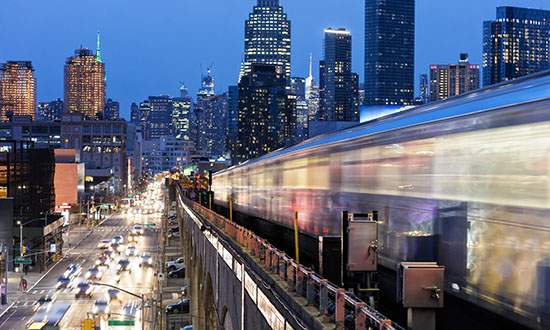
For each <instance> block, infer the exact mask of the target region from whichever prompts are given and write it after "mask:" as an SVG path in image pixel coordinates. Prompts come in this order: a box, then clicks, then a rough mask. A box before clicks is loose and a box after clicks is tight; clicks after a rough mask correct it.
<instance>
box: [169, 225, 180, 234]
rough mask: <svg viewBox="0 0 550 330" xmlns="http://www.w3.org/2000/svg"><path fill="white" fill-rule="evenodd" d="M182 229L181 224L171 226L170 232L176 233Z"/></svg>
mask: <svg viewBox="0 0 550 330" xmlns="http://www.w3.org/2000/svg"><path fill="white" fill-rule="evenodd" d="M179 231H180V226H175V227H170V228H168V232H169V233H175V232H179Z"/></svg>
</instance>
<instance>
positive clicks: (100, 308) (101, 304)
mask: <svg viewBox="0 0 550 330" xmlns="http://www.w3.org/2000/svg"><path fill="white" fill-rule="evenodd" d="M92 313H94V314H99V315H101V314H108V313H109V302H108V301H107V299H98V300H96V301H95V302H94V307H93V308H92Z"/></svg>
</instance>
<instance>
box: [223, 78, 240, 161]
mask: <svg viewBox="0 0 550 330" xmlns="http://www.w3.org/2000/svg"><path fill="white" fill-rule="evenodd" d="M238 131H239V86H229V88H228V91H227V137H226V139H225V140H226V142H225V150H227V151H231V150H235V148H236V147H235V146H236V143H237V133H238Z"/></svg>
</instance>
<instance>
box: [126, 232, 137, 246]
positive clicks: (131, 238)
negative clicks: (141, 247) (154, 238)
mask: <svg viewBox="0 0 550 330" xmlns="http://www.w3.org/2000/svg"><path fill="white" fill-rule="evenodd" d="M137 242H138V236H137V235H136V234H134V233H130V234H128V244H129V243H137Z"/></svg>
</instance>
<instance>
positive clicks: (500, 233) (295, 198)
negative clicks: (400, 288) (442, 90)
mask: <svg viewBox="0 0 550 330" xmlns="http://www.w3.org/2000/svg"><path fill="white" fill-rule="evenodd" d="M549 171H550V72H543V73H538V74H533V75H530V76H528V77H524V78H520V79H517V80H515V81H513V82H507V83H503V84H499V85H495V86H491V87H489V88H484V89H480V90H478V91H474V92H471V93H468V94H464V95H461V96H457V97H454V98H451V99H448V100H444V101H440V102H434V103H430V104H427V105H424V106H420V107H416V108H413V109H410V110H406V111H403V112H400V113H398V114H395V115H391V116H387V117H384V118H380V119H377V120H373V121H369V122H365V123H362V124H359V125H357V126H354V127H352V128H349V129H345V130H341V131H338V132H334V133H329V134H325V135H323V136H319V137H315V138H313V139H310V140H307V141H304V142H302V143H300V144H297V145H295V146H292V147H288V148H285V149H281V150H278V151H275V152H273V153H270V154H267V155H265V156H263V157H260V158H257V159H254V160H250V161H248V162H245V163H243V164H241V165H238V166H234V167H232V168H229V169H227V170H225V171H222V172H219V173H217V174H215V175H214V177H213V190H214V193H215V195H214V196H215V203H216V204H217V205H220V206H223V207H228V203H229V198H230V197H231V198H232V201H233V209H234V210H235V211H237V212H240V213H242V214H246V215H250V216H253V217H257V218H261V219H265V220H267V221H270V222H274V223H277V224H279V225H281V226H284V227H287V228H289V229H292V228H293V216H294V210H297V211H298V213H299V218H300V222H299V230H300V231H301V232H302V233H304V234H306V235H310V236H312V237H318V236H324V235H339V234H340V232H339V230H340V222H341V212H342V211H344V210H345V211H349V212H358V213H365V212H368V211H371V210H377V211H378V212H379V233H378V236H379V263H380V264H381V265H382V266H384V267H387V268H389V269H395V267H396V265H397V264H398V263H399V262H401V261H437V262H438V263H439V264H441V265H444V266H445V267H446V273H445V280H446V288H445V289H446V292H447V293H448V294H452V295H455V296H457V297H460V298H462V299H465V300H467V301H470V302H473V303H475V304H479V305H480V306H483V307H484V308H487V309H488V310H491V311H494V312H497V313H499V314H501V315H503V316H504V317H506V318H510V319H513V320H515V321H519V322H521V323H523V324H524V325H527V326H529V327H532V328H541V327H542V326H541V324H544V323H548V322H550V316H549V313H550V312H549V311H550V290H549V288H550V223H549V219H550V177H549ZM358 248H360V247H358Z"/></svg>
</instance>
